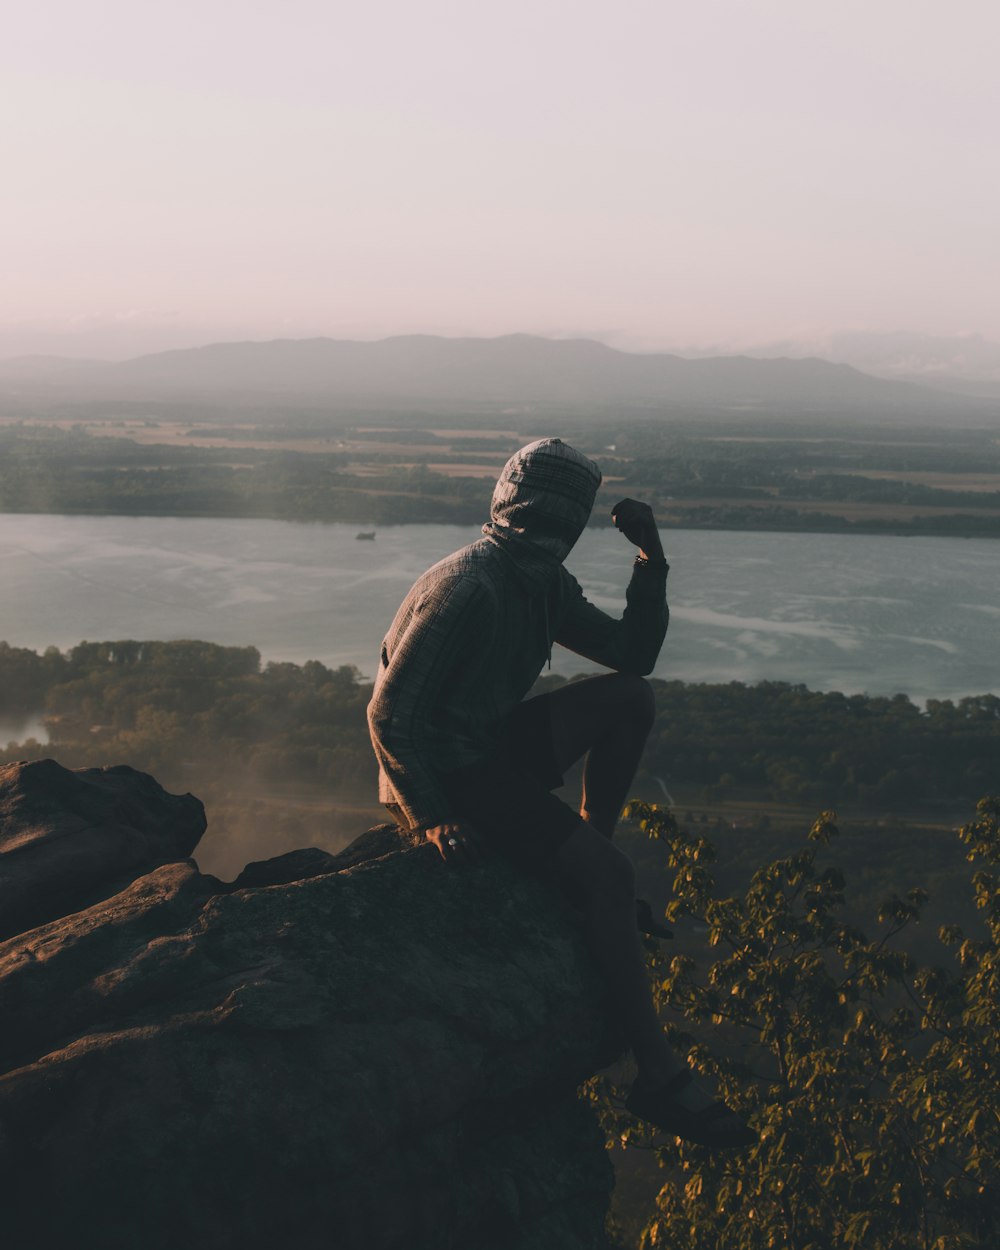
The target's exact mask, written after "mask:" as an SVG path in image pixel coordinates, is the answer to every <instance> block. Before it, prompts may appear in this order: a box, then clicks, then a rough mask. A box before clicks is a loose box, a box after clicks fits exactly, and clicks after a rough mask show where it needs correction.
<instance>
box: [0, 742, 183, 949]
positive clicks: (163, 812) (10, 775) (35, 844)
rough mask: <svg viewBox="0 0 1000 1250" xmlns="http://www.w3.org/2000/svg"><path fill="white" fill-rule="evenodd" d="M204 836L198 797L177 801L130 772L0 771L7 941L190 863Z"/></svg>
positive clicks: (0, 875) (21, 767)
mask: <svg viewBox="0 0 1000 1250" xmlns="http://www.w3.org/2000/svg"><path fill="white" fill-rule="evenodd" d="M204 832H205V809H204V807H203V806H202V805H201V803H200V802H199V801H198V800H197V799H196V798H194V796H193V795H190V794H184V795H175V794H168V793H167V792H166V791H165V790H164V789H163V787H162V786H160V785H159V783H158V782H156V781H154V779H153V778H152V777H150V776H147V774H145V773H140V772H136V770H135V769H134V768H128V767H126V766H125V765H118V766H117V767H114V768H78V769H73V770H71V769H68V768H63V767H62V765H61V764H57V763H56V761H55V760H37V761H35V762H33V763H30V764H6V765H0V938H5V937H10V936H11V935H12V934H15V933H20V932H22V931H23V930H25V929H31V928H35V927H36V926H37V925H40V924H44V923H45V922H46V921H48V920H53V919H55V918H56V917H59V916H64V915H66V914H67V913H68V912H72V911H78V910H80V908H83V907H88V906H89V905H90V904H91V903H94V902H96V901H97V900H98V899H101V898H106V897H108V895H110V894H114V893H117V891H119V890H120V889H122V888H123V887H124V886H126V885H127V884H128V883H129V882H130V881H134V880H135V878H136V877H139V876H142V875H143V874H144V873H147V872H149V871H150V869H151V868H156V867H158V866H159V865H160V864H166V863H170V862H172V861H176V860H181V859H186V858H187V857H188V856H189V855H190V854H191V852H192V851H193V850H194V848H195V847H196V846H197V845H198V841H199V839H200V838H201V835H202V834H203V833H204Z"/></svg>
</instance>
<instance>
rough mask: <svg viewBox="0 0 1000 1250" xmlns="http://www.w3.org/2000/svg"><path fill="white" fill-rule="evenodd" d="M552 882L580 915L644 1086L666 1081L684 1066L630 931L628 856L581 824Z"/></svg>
mask: <svg viewBox="0 0 1000 1250" xmlns="http://www.w3.org/2000/svg"><path fill="white" fill-rule="evenodd" d="M553 867H554V872H555V878H556V880H557V882H558V883H559V885H560V886H561V887H562V888H563V890H565V892H566V894H567V895H568V896H569V898H570V900H571V901H572V902H573V903H574V905H575V906H577V907H578V908H579V909H580V910H581V911H582V913H583V917H584V925H585V928H586V933H587V939H588V943H589V945H590V948H591V950H592V951H593V953H594V956H595V957H596V959H597V961H598V964H599V965H600V968H601V971H602V972H603V973H604V977H605V980H606V982H607V985H608V990H609V991H610V993H611V996H612V1000H613V1002H614V1005H615V1008H616V1010H617V1014H618V1017H619V1020H620V1022H621V1025H622V1028H623V1030H624V1032H625V1037H626V1039H627V1041H628V1043H629V1046H630V1047H631V1048H632V1052H633V1054H634V1055H635V1059H636V1063H637V1064H638V1065H639V1071H640V1074H641V1075H642V1077H643V1079H644V1080H648V1081H649V1082H651V1083H653V1084H658V1083H662V1082H663V1081H666V1080H668V1079H669V1078H670V1077H671V1076H672V1075H674V1073H676V1072H677V1071H679V1070H680V1069H681V1068H682V1067H683V1065H682V1064H681V1062H680V1061H679V1060H678V1059H677V1057H676V1056H675V1055H674V1053H673V1051H672V1050H671V1049H670V1047H669V1046H668V1045H667V1041H666V1038H665V1037H664V1035H663V1029H662V1027H661V1025H660V1022H659V1020H658V1019H657V1016H656V1009H655V1007H654V1006H653V998H652V994H651V992H650V988H649V977H648V975H647V973H646V965H645V960H644V957H643V951H642V946H641V945H640V942H639V935H638V932H637V930H636V927H635V870H634V869H633V867H632V863H631V861H630V860H629V858H628V856H627V855H625V854H623V853H622V852H621V851H619V850H618V848H617V847H616V846H614V845H612V843H611V842H610V841H609V840H608V838H607V837H606V836H605V835H604V834H603V833H602V832H599V831H598V830H597V829H595V828H594V827H593V826H592V825H590V824H588V823H587V822H586V821H583V820H581V822H580V824H579V825H578V826H577V828H576V829H575V830H574V832H573V833H571V834H570V836H569V838H567V840H566V841H565V842H564V843H563V844H562V846H561V847H560V848H559V850H558V851H557V852H556V855H555V860H554V865H553Z"/></svg>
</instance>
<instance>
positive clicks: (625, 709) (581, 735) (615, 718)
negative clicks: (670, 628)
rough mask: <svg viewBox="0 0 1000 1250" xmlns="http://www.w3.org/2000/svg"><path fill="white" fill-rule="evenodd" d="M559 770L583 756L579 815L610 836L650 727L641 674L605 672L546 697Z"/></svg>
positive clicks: (648, 695) (648, 691) (649, 695)
mask: <svg viewBox="0 0 1000 1250" xmlns="http://www.w3.org/2000/svg"><path fill="white" fill-rule="evenodd" d="M548 698H549V705H550V709H551V714H552V741H553V747H554V749H555V755H556V759H557V760H558V762H559V767H560V769H563V770H564V769H566V768H568V767H569V766H570V765H571V764H574V763H576V761H577V760H578V759H580V757H581V756H583V755H586V756H587V762H586V765H585V767H584V773H583V800H582V803H581V807H580V815H581V816H582V817H583V819H584V820H586V821H587V822H588V823H589V824H591V825H593V826H594V827H595V828H597V829H599V830H600V831H601V833H603V834H604V835H605V836H606V837H608V838H610V837H611V836H612V835H613V833H614V831H615V826H616V824H617V823H618V817H619V816H620V814H621V810H622V806H623V805H624V803H625V800H626V799H627V798H628V797H629V794H628V792H629V789H630V788H631V785H632V780H633V778H634V777H635V771H636V769H637V768H638V766H639V760H640V759H641V758H642V752H643V748H644V747H645V745H646V739H647V737H648V736H649V731H650V729H651V728H652V726H653V719H654V716H655V706H654V701H653V691H652V688H651V687H650V685H649V682H647V681H646V680H645V678H643V677H636V676H633V675H632V674H630V673H609V674H607V675H606V676H603V677H592V678H590V679H588V680H587V681H579V682H571V683H569V684H568V685H565V686H561V687H560V688H559V689H558V690H555V691H553V692H552V694H551V695H549V696H548Z"/></svg>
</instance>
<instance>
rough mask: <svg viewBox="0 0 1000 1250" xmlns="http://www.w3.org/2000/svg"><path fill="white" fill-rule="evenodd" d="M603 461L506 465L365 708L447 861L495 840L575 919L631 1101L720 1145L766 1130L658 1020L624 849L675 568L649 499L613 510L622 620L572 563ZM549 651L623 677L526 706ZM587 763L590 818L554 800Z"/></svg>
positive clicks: (404, 793) (389, 638) (408, 811)
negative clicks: (479, 524)
mask: <svg viewBox="0 0 1000 1250" xmlns="http://www.w3.org/2000/svg"><path fill="white" fill-rule="evenodd" d="M600 482H601V473H600V470H599V469H598V467H597V465H596V464H594V463H593V461H591V460H589V459H588V458H587V457H586V456H584V455H582V454H581V453H580V452H578V451H576V450H574V449H573V448H572V447H570V446H568V445H567V444H565V443H563V442H562V441H561V440H560V439H557V438H548V439H542V440H540V441H538V442H535V443H531V444H529V446H527V447H522V448H521V450H520V451H518V452H516V453H515V454H514V455H513V456H512V457H511V458H510V460H509V461H508V462H507V464H506V466H505V467H504V470H503V472H502V473H501V475H500V479H499V481H498V482H497V485H496V490H495V491H494V494H493V504H492V509H491V520H490V521H489V522H488V524H486V525H485V526H484V527H483V537H482V538H481V539H480V540H479V541H477V542H474V543H472V544H471V545H470V546H468V547H464V548H463V549H462V550H461V551H456V552H455V553H454V554H453V555H450V556H448V557H447V558H446V559H444V560H441V561H440V562H439V563H438V564H435V565H434V566H433V567H432V568H430V569H428V571H427V572H426V573H424V575H423V576H422V577H420V578H419V579H418V580H417V582H416V583H415V585H414V586H413V588H412V589H411V590H410V592H409V594H408V595H407V596H406V599H405V600H404V601H403V604H402V606H401V607H400V609H399V611H398V612H397V613H396V617H395V619H394V621H393V623H392V626H391V627H390V629H389V632H388V634H387V635H386V637H385V640H384V642H383V644H382V653H381V662H380V665H379V669H378V675H377V677H376V679H375V689H374V692H373V695H372V701H371V703H370V705H369V708H368V724H369V728H370V730H371V737H372V744H373V746H374V748H375V754H376V756H377V757H378V761H379V766H380V776H379V798H380V800H381V801H382V802H383V803H385V804H386V806H387V807H388V808H389V810H390V811H391V812H392V813H393V815H394V816H395V817H396V819H397V820H399V821H400V822H401V823H404V824H406V825H407V826H408V827H409V828H419V829H422V830H423V832H424V833H425V835H426V837H427V838H428V840H429V841H431V842H433V843H434V845H435V846H436V847H437V849H438V850H439V851H440V853H441V856H442V858H443V859H444V860H445V862H446V863H447V864H449V865H453V866H454V865H461V864H463V863H468V862H475V861H476V860H478V859H479V858H481V856H482V853H483V851H484V848H485V847H487V846H492V847H493V848H495V849H496V850H498V851H500V852H501V853H503V854H505V855H507V856H508V857H509V858H510V859H512V860H513V861H514V862H515V863H517V864H519V865H520V866H522V867H523V868H524V869H525V870H527V871H534V872H538V873H541V874H544V875H545V876H547V877H548V878H550V879H552V880H554V881H555V882H557V883H558V885H559V886H560V887H561V888H562V889H563V890H564V891H565V892H566V893H567V894H568V895H569V897H570V899H571V900H572V901H573V903H574V904H575V905H576V906H577V907H578V908H579V909H580V911H581V913H582V915H583V918H584V924H585V926H586V932H587V937H588V940H589V942H590V945H591V948H592V949H593V951H594V954H595V956H596V957H597V959H598V961H599V963H600V965H601V968H602V971H603V972H604V975H605V977H606V979H607V982H608V986H609V989H610V991H611V994H612V997H613V1001H614V1003H615V1006H616V1007H617V1009H618V1012H619V1015H620V1019H621V1023H622V1026H623V1029H624V1032H625V1035H626V1038H627V1040H628V1042H629V1045H630V1046H631V1047H632V1051H633V1053H634V1055H635V1059H636V1062H637V1065H638V1076H637V1078H636V1081H635V1084H634V1085H633V1088H632V1091H631V1093H630V1095H629V1099H628V1102H627V1104H626V1105H627V1106H628V1108H629V1110H630V1111H632V1112H633V1113H634V1114H636V1115H638V1116H640V1117H641V1118H643V1119H646V1120H648V1121H650V1122H651V1123H654V1124H657V1125H659V1126H660V1127H662V1128H665V1129H667V1130H668V1131H670V1132H672V1133H675V1134H677V1135H679V1136H682V1137H686V1138H688V1139H689V1140H692V1141H699V1142H702V1143H703V1144H705V1145H709V1146H720V1147H721V1146H735V1145H748V1144H750V1143H751V1142H752V1141H754V1140H755V1139H756V1138H755V1134H753V1133H752V1131H751V1130H750V1129H749V1128H747V1126H746V1125H745V1124H744V1123H743V1122H742V1121H741V1120H740V1119H739V1117H737V1116H736V1115H735V1114H734V1113H733V1112H731V1111H730V1110H729V1109H728V1108H727V1107H725V1106H724V1105H722V1104H721V1103H718V1102H713V1101H712V1099H711V1098H710V1097H709V1096H708V1095H707V1094H706V1093H705V1092H704V1090H702V1089H701V1088H700V1087H699V1086H698V1085H696V1084H695V1082H694V1081H693V1080H692V1077H691V1073H690V1070H689V1069H688V1068H687V1066H686V1065H685V1064H683V1063H682V1062H681V1061H680V1060H679V1059H678V1058H677V1057H676V1056H675V1055H674V1054H673V1052H672V1051H671V1050H670V1048H669V1046H668V1045H667V1043H666V1040H665V1038H664V1035H663V1030H662V1029H661V1027H660V1023H659V1021H658V1020H657V1017H656V1011H655V1008H654V1006H653V1002H652V997H651V994H650V990H649V983H648V980H647V976H646V969H645V964H644V961H643V956H642V948H641V946H640V942H639V937H638V933H637V930H636V910H635V908H636V903H635V875H634V872H633V869H632V865H631V862H630V861H629V859H628V857H627V856H626V855H624V854H623V853H622V852H621V851H620V850H619V849H618V848H617V847H616V846H615V845H614V844H613V842H612V840H611V839H612V835H613V834H614V830H615V825H616V824H617V821H618V817H619V814H620V812H621V808H622V805H623V803H624V802H625V799H626V797H627V795H628V789H629V787H630V786H631V784H632V779H633V777H634V775H635V770H636V767H637V765H638V762H639V759H640V756H641V754H642V750H643V747H644V745H645V741H646V737H647V735H648V733H649V730H650V728H651V726H652V723H653V715H654V708H653V695H652V690H651V688H650V686H649V683H648V682H646V681H645V680H644V676H645V674H647V673H649V672H651V671H652V668H653V665H654V664H655V662H656V658H657V656H658V654H659V651H660V647H661V645H662V643H663V638H664V636H665V634H666V629H667V621H668V611H667V603H666V582H667V570H668V566H667V562H666V560H665V559H664V556H663V547H662V545H661V543H660V538H659V535H658V533H657V529H656V523H655V521H654V520H653V514H652V510H651V509H650V508H649V506H648V505H646V504H643V503H638V502H637V501H635V500H632V499H625V500H622V502H621V503H619V504H618V505H617V506H616V508H615V510H614V514H613V520H614V523H615V525H616V526H617V527H618V529H619V530H620V531H621V532H622V533H623V534H624V535H625V537H626V538H627V539H628V540H629V541H630V542H631V543H633V544H634V545H635V546H636V547H637V548H638V549H639V553H638V555H637V556H636V559H635V566H634V568H633V572H632V579H631V582H630V583H629V587H628V590H627V591H626V596H625V599H626V608H625V612H624V615H623V616H622V617H621V619H616V618H614V617H611V616H608V615H607V614H606V613H604V612H602V611H600V610H599V609H598V608H596V607H595V606H594V605H593V604H591V603H588V601H587V600H586V599H585V598H584V596H583V592H582V591H581V589H580V586H579V584H578V583H577V582H576V580H575V579H574V578H573V577H572V576H571V574H570V573H568V572H567V571H566V569H565V568H564V567H563V561H564V560H565V558H566V556H567V555H568V554H569V552H570V550H571V549H572V547H573V545H574V543H575V542H576V540H577V539H578V538H579V536H580V534H581V533H582V532H583V529H584V527H585V526H586V524H587V521H588V519H589V517H590V513H591V511H592V509H593V505H594V499H595V496H596V494H597V488H598V486H599V485H600ZM553 642H556V643H560V644H561V645H562V646H564V647H568V648H569V649H570V650H572V651H576V652H578V653H579V654H581V655H584V656H586V657H587V658H588V659H591V660H594V661H595V662H596V663H598V664H601V665H604V666H605V667H607V668H609V669H612V670H614V671H613V672H612V673H609V674H607V675H605V676H601V677H595V678H591V679H589V680H587V681H581V682H573V683H570V684H568V685H566V686H564V687H562V688H560V689H559V690H557V691H555V692H554V693H552V694H549V695H543V696H540V697H538V698H534V699H529V700H527V701H526V702H522V700H523V699H524V696H525V695H526V694H527V692H528V691H529V689H530V688H531V686H532V685H533V683H534V681H535V679H536V678H537V676H538V675H539V673H540V672H541V670H542V668H543V666H544V665H545V663H546V661H551V648H552V644H553ZM584 755H586V757H587V759H586V765H585V769H584V782H583V797H582V803H581V807H580V810H579V812H575V811H573V809H572V808H570V807H569V806H568V805H567V804H566V803H564V802H562V800H560V799H558V798H557V797H556V796H555V795H554V794H552V793H551V791H552V790H553V789H556V788H558V787H559V786H560V785H561V784H562V779H563V772H564V771H565V769H567V768H568V767H569V766H570V765H571V764H573V763H574V762H575V761H576V760H578V759H580V758H582V757H583V756H584Z"/></svg>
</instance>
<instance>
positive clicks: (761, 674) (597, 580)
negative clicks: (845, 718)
mask: <svg viewBox="0 0 1000 1250" xmlns="http://www.w3.org/2000/svg"><path fill="white" fill-rule="evenodd" d="M356 532H357V526H354V525H322V524H300V523H295V522H285V521H267V520H240V519H222V520H215V519H197V518H174V517H65V516H50V515H38V516H29V515H0V587H2V599H0V639H6V640H7V641H8V642H9V643H11V644H12V645H16V646H22V647H31V648H33V649H36V650H39V649H43V648H44V647H46V646H50V645H54V646H57V647H60V648H63V649H64V648H67V647H70V646H72V645H73V644H74V643H77V642H79V641H81V640H83V639H87V640H89V641H98V640H103V639H116V638H149V639H151V638H161V639H169V638H203V639H206V640H208V641H212V642H218V643H227V644H239V645H246V644H252V645H254V646H256V647H258V648H259V649H260V651H261V653H262V655H263V657H264V659H265V660H292V661H295V662H302V661H304V660H307V659H317V660H321V661H322V662H323V663H325V664H328V665H332V666H337V665H341V664H353V665H355V666H356V667H357V668H358V669H359V670H360V671H361V672H362V673H364V674H366V675H369V676H370V675H371V674H372V671H373V667H374V663H375V657H376V655H377V653H378V647H379V642H380V640H381V638H382V634H383V633H384V631H385V629H386V628H387V627H388V625H389V622H390V621H391V619H392V616H393V613H394V612H395V609H396V607H397V606H398V604H399V601H400V599H401V597H402V596H403V594H404V593H405V591H406V590H407V588H408V587H409V586H410V584H411V583H412V581H413V580H414V578H415V577H416V576H417V575H418V574H419V573H420V572H421V571H422V570H423V569H424V568H426V567H427V566H428V565H429V564H430V563H432V562H433V561H434V560H437V559H439V558H440V557H442V556H444V555H446V554H447V553H448V552H450V551H452V550H454V549H455V548H456V547H459V546H461V545H462V544H464V543H466V542H469V541H470V540H472V539H474V538H475V537H477V535H478V530H477V529H475V528H470V527H459V526H448V525H408V526H399V527H395V528H386V529H383V530H381V531H379V533H378V535H377V538H376V539H375V541H374V542H359V541H358V540H357V539H356V537H355V535H356ZM664 537H665V545H666V547H667V550H668V557H669V559H670V562H671V565H672V569H671V574H670V587H669V589H670V604H671V613H672V617H671V625H670V632H669V634H668V636H667V641H666V644H665V645H664V648H663V651H662V653H661V656H660V660H659V663H658V664H657V667H656V672H655V676H657V677H663V678H680V679H683V680H685V681H706V682H720V681H722V682H724V681H744V682H753V681H758V680H761V679H768V680H776V681H788V682H796V683H802V684H804V685H807V686H810V687H812V688H814V689H824V690H834V689H835V690H843V691H845V692H848V693H857V692H868V693H870V694H889V695H891V694H895V693H897V692H903V693H905V694H907V695H909V696H910V697H911V698H913V699H915V700H917V701H923V700H925V699H928V698H952V699H957V698H961V697H962V696H963V695H968V694H981V693H987V692H994V693H996V692H1000V678H998V673H997V645H996V644H997V629H998V625H1000V576H998V572H1000V545H998V544H997V543H995V542H992V541H990V540H988V539H949V538H903V537H882V536H871V535H863V536H862V535H858V536H849V535H842V534H772V533H750V532H739V533H725V532H718V531H705V530H671V531H668V532H666V534H665V535H664ZM567 563H568V566H569V567H570V569H571V570H572V571H573V572H574V574H575V575H576V576H577V577H578V579H579V580H580V582H581V584H582V585H583V587H584V590H585V591H586V593H587V595H588V596H589V597H590V598H591V599H592V600H593V601H594V602H596V603H597V604H599V605H600V606H601V607H604V608H606V609H607V610H609V611H613V612H620V611H621V608H622V606H623V599H622V596H623V592H624V589H625V585H626V583H627V581H628V577H629V573H630V564H631V548H630V547H629V546H628V544H627V542H626V541H625V539H624V538H623V537H622V536H621V535H620V534H619V533H617V531H615V530H614V529H612V528H611V527H610V526H609V527H608V528H607V529H592V530H588V531H587V532H586V533H585V534H584V536H583V537H582V538H581V540H580V542H579V543H578V544H577V547H576V549H575V550H574V551H573V553H572V555H571V556H570V559H569V561H568V562H567ZM592 668H593V665H591V664H589V663H588V662H587V661H586V660H582V659H580V658H579V657H578V656H574V655H571V654H570V653H568V652H566V651H563V650H562V649H561V648H558V647H557V648H556V649H555V652H554V655H553V670H554V671H555V672H561V673H566V674H571V673H575V672H582V671H589V670H591V669H592ZM0 693H2V692H0ZM2 712H3V709H2V703H0V716H2ZM32 728H35V726H32ZM3 740H4V736H3V722H2V721H0V741H3Z"/></svg>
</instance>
